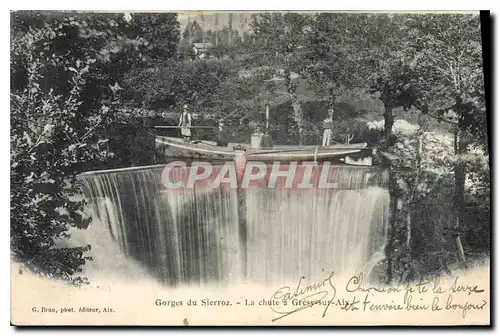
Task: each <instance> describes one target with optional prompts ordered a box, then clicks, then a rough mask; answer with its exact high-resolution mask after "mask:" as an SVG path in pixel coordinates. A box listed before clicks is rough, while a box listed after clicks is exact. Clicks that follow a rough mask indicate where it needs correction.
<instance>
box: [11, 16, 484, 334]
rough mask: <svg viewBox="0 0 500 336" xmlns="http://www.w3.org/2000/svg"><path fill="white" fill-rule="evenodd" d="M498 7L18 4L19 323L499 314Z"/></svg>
mask: <svg viewBox="0 0 500 336" xmlns="http://www.w3.org/2000/svg"><path fill="white" fill-rule="evenodd" d="M489 20H490V19H489V13H488V12H481V13H480V12H453V13H433V12H413V13H403V12H394V13H391V12H366V13H364V12H289V11H284V12H227V11H226V12H194V11H191V12H180V13H174V12H154V13H149V12H134V11H123V12H89V11H87V12H81V11H80V12H77V11H74V12H72V11H13V12H11V34H10V36H11V46H10V47H11V63H10V64H11V94H10V120H11V124H10V129H11V133H10V139H11V143H10V145H11V161H10V163H11V194H10V201H11V222H10V232H11V323H12V324H13V325H16V326H49V325H96V326H102V325H106V326H113V325H114V326H137V325H141V326H176V325H180V326H183V325H184V326H208V325H256V326H257V325H258V326H285V325H301V326H321V325H323V326H373V325H377V326H393V325H419V326H435V325H448V326H454V325H483V326H484V325H489V324H490V310H491V301H490V296H491V290H490V286H491V284H490V252H491V238H492V237H491V225H492V223H491V219H490V217H491V216H490V158H489V138H488V134H487V129H488V127H487V123H488V115H489V114H491V113H492V111H491V110H490V108H491V105H489V103H488V102H487V100H486V97H487V94H485V92H486V93H487V92H488V90H489V87H488V85H486V84H485V83H488V78H489V74H488V72H487V71H485V64H486V63H484V61H483V54H485V53H488V51H487V50H489V49H487V48H489V40H488V37H487V36H489V35H488V34H489V29H490V27H489V24H490V23H489V22H490V21H489ZM485 79H486V81H485Z"/></svg>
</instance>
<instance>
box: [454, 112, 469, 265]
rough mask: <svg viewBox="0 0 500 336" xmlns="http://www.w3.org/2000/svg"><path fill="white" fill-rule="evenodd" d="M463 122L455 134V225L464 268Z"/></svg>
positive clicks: (458, 250)
mask: <svg viewBox="0 0 500 336" xmlns="http://www.w3.org/2000/svg"><path fill="white" fill-rule="evenodd" d="M461 126H462V125H461V123H460V122H459V125H458V126H457V127H456V128H455V134H454V147H455V155H456V161H455V165H454V172H455V195H454V196H455V197H454V198H455V199H454V203H455V227H454V240H455V245H456V249H457V255H458V260H459V261H460V266H461V267H462V268H463V269H466V268H467V261H466V259H465V253H464V248H463V246H462V241H461V239H460V231H461V229H462V228H463V224H464V223H463V221H464V209H465V174H466V171H465V165H464V163H463V162H462V160H463V159H462V155H463V154H464V152H465V149H466V146H467V142H466V139H465V136H464V135H465V131H464V130H463V129H462V128H463V127H461Z"/></svg>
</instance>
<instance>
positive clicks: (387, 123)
mask: <svg viewBox="0 0 500 336" xmlns="http://www.w3.org/2000/svg"><path fill="white" fill-rule="evenodd" d="M393 125H394V115H393V114H392V106H391V105H389V104H387V103H384V143H383V149H387V148H389V139H390V138H391V135H392V126H393Z"/></svg>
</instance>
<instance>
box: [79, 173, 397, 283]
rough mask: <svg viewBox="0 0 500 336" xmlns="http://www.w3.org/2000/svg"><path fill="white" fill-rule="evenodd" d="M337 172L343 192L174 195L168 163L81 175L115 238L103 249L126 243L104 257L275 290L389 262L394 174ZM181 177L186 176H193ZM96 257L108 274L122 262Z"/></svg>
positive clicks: (163, 277)
mask: <svg viewBox="0 0 500 336" xmlns="http://www.w3.org/2000/svg"><path fill="white" fill-rule="evenodd" d="M187 169H188V168H187ZM329 169H330V176H331V177H332V178H333V179H334V180H335V182H337V183H338V190H318V189H315V190H296V189H283V188H280V187H277V188H273V189H265V188H250V189H245V190H243V191H242V190H240V191H239V192H236V190H234V189H228V188H217V189H210V188H196V187H195V188H194V189H178V190H175V191H172V190H169V191H167V190H166V189H165V188H164V187H162V184H161V170H162V167H151V168H144V169H133V170H124V171H110V172H100V173H87V174H83V175H82V176H81V179H82V181H83V185H84V193H85V195H86V197H87V198H88V199H89V200H91V204H93V207H92V211H93V215H92V216H93V218H94V221H93V222H92V223H91V224H90V225H100V226H101V227H103V228H105V229H106V230H107V231H108V232H109V235H106V237H109V238H108V239H107V240H106V239H105V238H102V237H101V239H100V240H99V242H98V243H99V244H110V245H116V246H117V247H118V248H117V249H97V250H98V251H115V250H119V251H121V253H123V255H124V256H125V257H126V258H129V259H131V260H133V261H134V262H137V263H139V264H141V265H142V266H143V267H144V268H146V269H147V270H148V272H149V273H150V274H151V275H152V276H153V277H155V278H156V279H158V280H159V281H161V282H163V283H165V284H167V285H170V286H175V285H178V284H193V285H204V284H214V283H215V284H229V283H236V282H240V281H251V282H255V283H261V284H273V283H283V282H286V281H296V279H298V278H299V277H305V278H308V279H312V280H314V279H317V278H320V277H322V276H324V275H325V274H326V275H327V274H329V273H330V272H331V271H334V272H335V273H336V274H342V273H349V272H358V271H369V270H370V268H371V267H372V266H373V265H374V264H376V263H377V262H378V261H379V260H381V259H383V258H384V254H383V253H384V247H385V244H386V236H387V234H386V231H387V218H388V207H389V194H388V191H387V185H386V184H387V171H385V170H381V169H377V168H373V167H362V168H361V167H348V166H331V167H330V168H329ZM171 174H174V175H176V176H177V177H178V178H180V176H181V175H182V174H187V170H186V168H175V169H173V170H172V173H171ZM176 176H174V177H173V179H175V178H176ZM239 195H240V196H241V195H243V197H244V201H243V202H239V200H238V197H240V196H239ZM240 201H241V199H240ZM242 206H244V207H245V209H244V211H241V210H242V209H238V207H240V208H241V207H242ZM239 210H240V211H239ZM239 214H242V215H241V216H242V217H244V218H240V217H239ZM89 231H90V230H89ZM93 257H94V259H96V260H98V262H97V264H99V265H100V267H102V268H104V269H103V271H105V263H106V260H110V262H112V260H113V258H112V256H106V255H99V256H93Z"/></svg>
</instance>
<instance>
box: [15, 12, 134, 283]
mask: <svg viewBox="0 0 500 336" xmlns="http://www.w3.org/2000/svg"><path fill="white" fill-rule="evenodd" d="M115 19H116V17H115V16H111V15H110V16H106V15H95V16H88V17H87V16H85V15H83V16H82V15H80V16H79V18H75V17H66V18H64V17H63V18H61V17H56V18H55V19H50V20H48V21H47V22H45V23H44V25H43V26H42V27H40V28H29V29H28V31H27V32H25V31H20V32H19V31H18V32H14V33H13V34H12V36H13V37H12V43H11V68H12V86H11V199H10V200H11V249H12V254H13V258H14V259H16V260H18V261H20V262H22V263H24V264H25V265H27V266H28V267H29V268H30V269H32V270H34V271H35V272H37V273H40V274H44V275H46V276H50V277H57V278H62V279H64V280H67V281H70V282H77V283H80V282H81V281H82V279H80V278H75V277H74V274H75V273H76V272H78V271H80V270H81V266H82V265H83V264H84V263H85V261H86V260H89V257H87V256H85V252H86V251H88V249H89V247H78V248H74V249H61V248H58V247H57V244H56V242H57V241H58V240H60V239H64V238H67V237H68V229H69V228H70V227H72V226H76V227H85V226H86V225H88V222H89V221H90V219H89V218H84V214H83V208H84V206H85V201H84V200H83V199H82V197H79V196H77V195H80V192H81V189H80V185H79V182H78V180H77V174H78V173H81V172H82V171H84V170H88V169H92V168H95V167H99V166H100V165H102V164H103V162H106V161H107V160H109V158H110V157H111V156H112V153H111V152H110V151H109V148H108V138H107V137H106V126H107V125H112V124H113V123H114V121H115V113H116V106H117V104H118V102H117V100H116V92H117V91H118V90H119V85H118V84H117V83H116V80H117V78H119V77H120V76H121V74H120V72H119V69H127V67H130V66H132V64H133V63H134V62H136V61H137V60H139V59H140V58H141V54H140V51H139V50H140V41H137V40H134V41H131V40H128V39H127V38H126V37H124V36H121V35H120V23H117V22H116V21H115ZM27 21H29V20H27Z"/></svg>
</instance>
